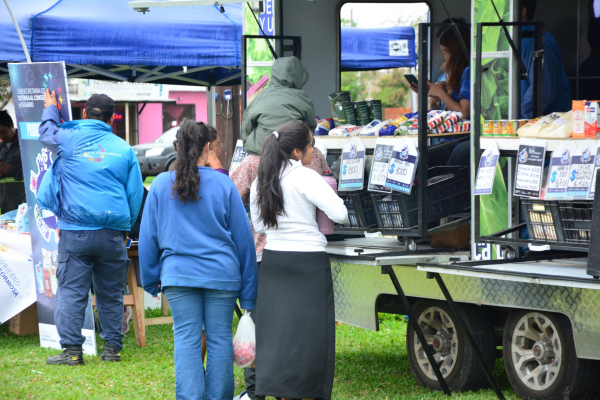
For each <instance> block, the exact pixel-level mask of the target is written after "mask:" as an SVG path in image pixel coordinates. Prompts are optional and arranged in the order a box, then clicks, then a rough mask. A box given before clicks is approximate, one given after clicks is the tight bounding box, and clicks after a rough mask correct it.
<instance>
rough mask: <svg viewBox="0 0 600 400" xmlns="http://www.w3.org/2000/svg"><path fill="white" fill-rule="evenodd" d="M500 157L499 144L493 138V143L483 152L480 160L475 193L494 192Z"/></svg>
mask: <svg viewBox="0 0 600 400" xmlns="http://www.w3.org/2000/svg"><path fill="white" fill-rule="evenodd" d="M499 157H500V151H499V150H498V144H497V143H496V141H495V140H493V141H492V145H491V146H490V147H489V148H488V149H487V150H486V151H484V152H483V154H482V155H481V160H480V161H479V169H478V170H477V180H476V181H475V195H485V194H492V189H493V187H494V178H495V177H496V165H498V158H499Z"/></svg>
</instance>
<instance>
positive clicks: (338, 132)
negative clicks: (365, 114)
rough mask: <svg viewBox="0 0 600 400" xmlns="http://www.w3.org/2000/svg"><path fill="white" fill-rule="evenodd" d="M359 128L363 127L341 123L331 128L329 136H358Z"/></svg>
mask: <svg viewBox="0 0 600 400" xmlns="http://www.w3.org/2000/svg"><path fill="white" fill-rule="evenodd" d="M359 129H361V127H360V126H356V125H340V126H338V127H336V128H333V129H332V130H330V131H329V136H357V135H358V132H356V131H358V130H359ZM354 132H356V133H354ZM353 133H354V134H353Z"/></svg>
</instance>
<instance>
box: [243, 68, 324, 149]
mask: <svg viewBox="0 0 600 400" xmlns="http://www.w3.org/2000/svg"><path fill="white" fill-rule="evenodd" d="M308 77H309V75H308V71H307V70H306V69H305V68H304V67H303V66H302V63H301V62H300V60H299V59H297V58H296V57H282V58H278V59H277V60H275V62H274V63H273V67H272V69H271V82H270V83H269V86H268V87H267V88H266V89H265V90H264V91H263V92H262V93H261V94H259V95H258V96H257V97H256V98H255V99H254V100H253V101H252V103H250V105H249V106H248V108H246V111H245V112H244V117H243V119H242V134H243V137H244V150H245V151H246V153H248V154H253V155H256V156H259V155H260V152H261V150H262V145H263V141H264V140H265V138H266V137H267V135H268V134H270V133H272V132H273V131H274V130H276V129H277V128H278V127H279V125H281V124H283V123H285V122H290V121H298V122H304V123H306V125H308V127H309V128H310V130H311V131H312V132H314V131H315V129H316V127H317V122H316V120H315V107H314V105H313V103H312V101H310V99H309V98H308V96H307V95H306V93H304V91H303V90H302V87H303V86H304V85H305V84H306V82H308Z"/></svg>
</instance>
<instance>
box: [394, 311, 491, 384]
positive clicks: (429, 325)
mask: <svg viewBox="0 0 600 400" xmlns="http://www.w3.org/2000/svg"><path fill="white" fill-rule="evenodd" d="M457 305H458V307H459V309H460V310H461V315H462V318H463V319H464V321H465V323H466V324H467V327H468V328H469V331H470V332H471V335H473V337H474V339H475V343H476V344H477V346H478V347H479V350H480V351H481V353H482V354H483V358H484V360H485V363H486V364H487V365H488V366H489V368H492V367H493V365H494V361H495V357H494V355H495V346H494V329H493V325H492V321H491V318H490V315H489V314H488V313H486V312H485V309H482V308H481V307H477V306H475V305H470V304H457ZM413 310H414V314H415V318H416V319H417V321H418V322H419V326H420V327H421V330H422V331H423V334H424V335H425V338H426V339H427V342H428V344H429V346H430V348H431V349H432V350H433V353H434V358H435V359H436V361H438V365H439V367H440V371H441V373H442V376H443V377H444V379H445V380H446V383H447V384H448V387H449V389H450V390H451V391H452V392H462V391H468V390H478V389H481V388H484V387H487V386H488V381H487V379H486V377H485V374H484V372H483V369H482V368H481V366H480V365H479V362H478V361H477V358H476V356H475V353H474V352H473V350H472V349H471V347H470V346H469V344H468V343H467V339H466V337H465V335H464V334H463V332H462V330H461V329H460V328H459V327H458V324H457V323H455V322H454V321H453V320H452V317H451V311H450V307H449V306H448V304H446V303H445V302H442V301H434V300H418V301H417V302H416V303H415V305H414V307H413ZM440 329H441V330H442V333H441V334H440ZM406 349H407V352H408V361H409V363H410V368H411V371H412V373H413V375H414V377H415V379H416V381H417V383H418V384H419V385H421V386H425V387H428V388H430V389H433V390H441V386H440V384H439V382H438V380H437V378H436V376H435V374H434V372H433V369H431V367H430V365H429V360H428V359H427V355H426V354H425V351H424V350H423V348H422V346H421V344H420V342H419V339H418V338H417V335H416V333H415V330H414V329H413V327H412V324H410V323H409V324H408V329H407V331H406Z"/></svg>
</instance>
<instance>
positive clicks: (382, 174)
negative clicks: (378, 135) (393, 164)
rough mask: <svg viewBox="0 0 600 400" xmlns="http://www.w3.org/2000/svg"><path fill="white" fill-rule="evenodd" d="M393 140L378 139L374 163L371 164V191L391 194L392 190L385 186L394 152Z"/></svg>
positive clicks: (374, 152)
mask: <svg viewBox="0 0 600 400" xmlns="http://www.w3.org/2000/svg"><path fill="white" fill-rule="evenodd" d="M395 143H396V141H395V140H393V139H377V142H376V143H375V150H374V151H373V163H372V164H371V174H370V175H369V191H371V192H380V193H391V192H392V189H390V188H387V187H386V186H385V180H386V179H387V170H388V164H389V163H390V157H392V151H394V144H395Z"/></svg>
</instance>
